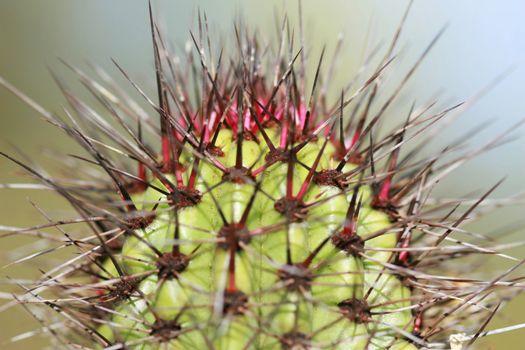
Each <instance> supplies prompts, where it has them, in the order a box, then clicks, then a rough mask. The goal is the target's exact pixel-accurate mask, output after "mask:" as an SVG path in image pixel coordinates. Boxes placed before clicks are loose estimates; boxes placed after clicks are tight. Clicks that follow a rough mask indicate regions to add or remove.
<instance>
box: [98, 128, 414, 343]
mask: <svg viewBox="0 0 525 350" xmlns="http://www.w3.org/2000/svg"><path fill="white" fill-rule="evenodd" d="M265 131H266V133H267V134H269V135H272V134H275V132H276V130H274V129H266V130H265ZM276 138H277V136H276V135H275V136H273V137H272V139H274V141H276ZM324 141H325V138H324V137H319V138H317V140H316V141H312V142H310V143H308V144H307V145H306V146H305V147H304V148H302V149H301V150H300V151H299V152H297V154H296V158H297V161H296V162H294V163H293V164H292V167H293V169H292V173H293V195H294V196H295V195H296V194H298V193H299V191H300V190H301V186H302V185H303V184H305V183H307V177H308V175H309V170H308V169H311V168H312V167H313V166H314V163H315V162H316V159H317V163H318V164H317V170H318V171H322V170H324V169H332V168H334V167H335V165H336V164H335V160H334V158H333V153H334V149H333V147H332V146H331V145H330V146H326V147H325V149H324V150H323V151H322V153H320V152H321V149H322V148H323V143H324ZM216 145H217V146H218V147H219V148H220V149H221V150H222V152H223V156H221V157H218V158H217V159H218V160H219V161H220V162H221V163H222V164H223V165H224V166H225V167H226V168H229V169H235V165H236V164H235V160H236V153H237V142H236V140H235V137H234V135H233V134H232V132H231V131H230V130H228V129H223V130H221V131H220V133H219V136H218V139H217V143H216ZM267 153H268V149H267V147H266V146H265V145H264V144H261V143H257V142H255V141H253V140H244V142H243V143H242V157H243V158H242V159H243V164H242V167H244V168H248V167H249V168H252V169H253V168H258V167H260V166H263V165H264V162H265V160H264V157H261V154H262V155H265V154H267ZM181 159H185V160H186V164H192V161H193V157H192V156H191V154H184V155H183V157H181ZM183 165H185V164H183ZM353 167H355V166H354V165H352V164H348V165H347V166H346V167H345V169H344V170H343V171H347V170H349V169H352V168H353ZM186 168H187V170H186V171H185V173H184V177H185V178H186V179H185V180H187V178H188V177H189V176H190V171H191V167H186ZM289 168H290V167H289V162H287V161H279V162H277V163H275V164H272V165H271V166H269V167H268V168H267V169H265V170H264V171H262V172H260V173H259V174H258V175H257V176H254V177H250V178H245V179H244V178H243V179H234V180H225V179H224V176H223V174H222V173H221V171H219V170H218V169H217V168H215V167H214V166H213V165H211V164H209V163H206V162H201V163H200V169H199V171H198V174H199V179H198V180H197V182H196V189H197V190H198V191H200V192H201V193H203V195H202V198H201V199H200V200H199V202H198V203H197V204H195V205H190V206H188V207H185V208H181V209H178V210H173V209H171V208H170V206H169V205H168V204H161V205H159V206H158V207H157V209H156V213H157V214H156V217H155V219H154V220H153V221H152V222H151V223H150V224H149V225H148V226H146V227H145V228H139V229H136V230H135V231H134V234H133V235H131V234H129V233H128V235H127V238H126V241H125V243H124V246H123V249H122V253H121V255H120V256H119V257H118V259H119V261H121V262H122V266H123V267H124V268H125V270H126V274H129V275H137V276H140V275H147V277H144V278H143V279H142V281H141V282H139V283H138V286H137V289H138V290H139V291H140V295H141V296H139V297H130V298H129V299H127V300H124V301H122V302H121V303H120V304H119V305H118V306H117V307H116V311H117V314H116V315H114V316H113V317H112V323H113V324H114V325H115V327H114V328H112V327H108V326H104V327H102V328H101V330H100V331H101V333H102V334H103V335H104V336H105V337H107V338H108V339H110V340H112V341H114V340H119V341H124V342H126V343H129V344H133V340H134V339H136V340H137V341H138V342H139V344H138V345H136V346H132V348H133V349H135V348H136V349H144V350H146V349H161V348H162V349H164V348H165V347H163V346H164V345H163V344H164V343H163V342H161V343H158V344H157V343H156V342H154V341H152V342H151V343H148V342H142V341H141V339H142V338H143V337H146V336H149V334H148V332H150V334H152V335H153V336H155V335H161V337H162V338H163V340H164V341H168V342H169V344H170V347H169V348H170V349H188V348H191V349H201V348H206V346H207V344H206V339H207V341H211V342H212V343H213V346H214V347H215V348H216V349H252V348H253V349H279V348H283V349H288V348H289V349H292V348H293V349H295V348H298V349H299V348H303V347H304V348H333V349H349V348H351V349H364V348H366V347H368V348H378V349H379V348H385V347H389V346H392V345H394V344H396V345H395V346H396V347H398V348H400V349H401V348H403V346H405V347H404V348H406V349H410V345H408V344H405V343H404V342H400V341H397V340H396V332H395V331H393V330H392V329H393V327H395V328H397V329H402V330H405V331H406V332H410V331H411V329H412V322H413V320H412V313H411V311H410V308H409V307H407V306H410V301H409V300H410V295H411V292H410V290H409V289H408V288H407V287H405V286H403V285H402V283H401V282H400V281H399V279H398V278H397V277H395V276H394V275H392V274H389V273H385V272H382V271H381V270H382V266H381V265H380V262H388V261H389V260H390V259H391V253H385V252H377V251H376V252H374V251H369V252H367V251H366V250H365V249H364V248H363V247H360V246H356V247H347V248H344V247H341V246H339V247H337V246H336V245H335V244H334V241H333V236H334V235H338V234H340V233H341V232H342V230H343V227H344V225H345V221H346V220H347V209H348V207H349V205H350V203H351V201H352V197H353V196H354V193H353V192H354V191H355V189H353V190H352V189H351V188H350V189H349V188H339V187H336V186H333V185H322V184H318V183H316V181H315V179H313V180H314V181H311V182H310V184H309V185H308V188H307V190H306V191H303V193H304V195H303V198H302V200H301V204H302V206H303V207H304V209H303V210H302V211H301V212H300V213H299V212H296V211H290V212H282V211H281V212H279V211H278V210H276V208H275V203H276V201H277V200H278V199H280V198H286V197H287V193H286V191H287V188H286V184H287V174H288V173H289V172H290V170H289ZM167 176H168V177H169V175H167ZM157 185H161V184H160V183H158V181H157ZM369 192H370V191H369V189H368V188H367V187H362V188H361V189H359V194H358V197H359V198H360V205H361V210H360V211H359V217H358V222H357V230H356V232H352V233H351V234H352V235H354V236H355V237H360V238H362V239H364V247H365V248H366V247H373V248H394V247H395V246H396V244H397V235H396V234H395V233H389V232H386V233H385V234H382V235H379V236H378V237H376V238H373V239H370V240H366V237H367V236H368V235H370V234H373V233H374V232H379V231H381V230H387V231H388V228H389V227H390V226H391V223H390V221H389V217H388V216H387V215H386V214H384V213H382V212H380V211H378V210H375V209H373V208H371V206H370V195H369ZM292 198H296V197H292ZM159 200H160V202H161V203H167V198H166V197H165V196H164V198H159V194H158V192H157V191H155V190H154V189H151V188H150V189H148V190H146V191H145V192H143V193H140V194H137V195H134V198H133V201H134V203H135V204H136V205H137V207H139V208H141V209H143V210H151V207H152V204H151V203H156V202H158V201H159ZM309 204H312V206H311V208H310V207H308V205H309ZM248 207H249V208H248ZM296 216H297V217H296ZM223 218H224V219H223ZM176 227H177V229H176ZM225 228H230V230H229V231H228V229H226V230H225ZM225 231H228V232H226V233H225ZM228 234H229V235H230V236H228ZM355 242H356V244H357V245H359V242H361V243H363V242H362V241H359V240H356V241H355ZM232 245H236V246H234V247H232ZM151 246H153V247H155V249H156V250H158V251H160V252H162V253H164V254H168V255H171V256H172V257H178V258H181V257H184V259H186V260H187V261H186V264H185V266H184V268H181V269H180V271H176V272H175V271H168V270H167V268H166V269H164V270H163V269H162V268H159V264H158V260H159V256H158V254H156V253H155V250H154V249H152V247H151ZM174 247H176V249H174ZM232 256H233V259H234V261H232ZM107 264H109V265H111V262H110V261H109V260H108V263H107ZM232 264H233V266H231V265H232ZM168 268H169V267H168ZM108 270H114V268H113V269H108ZM115 275H116V274H115ZM115 275H113V276H115ZM365 294H366V295H367V297H366V299H365ZM144 296H146V299H147V300H149V305H147V304H146V303H145V302H144V300H143V299H144ZM356 305H361V307H358V306H356ZM375 305H379V306H375ZM382 305H383V306H382ZM398 309H399V311H396V310H398ZM173 320H176V324H177V325H178V327H180V329H179V328H177V329H175V330H174V329H173V327H172V328H169V329H171V332H172V333H171V334H168V333H169V332H168V328H167V327H166V329H162V328H161V329H158V330H156V331H151V329H155V327H153V328H151V325H153V324H155V322H157V324H160V323H161V322H170V321H173ZM148 325H149V326H148ZM115 330H116V331H117V332H118V335H116V334H114V331H115ZM203 335H205V336H203ZM294 346H295V347H294ZM298 346H299V347H298Z"/></svg>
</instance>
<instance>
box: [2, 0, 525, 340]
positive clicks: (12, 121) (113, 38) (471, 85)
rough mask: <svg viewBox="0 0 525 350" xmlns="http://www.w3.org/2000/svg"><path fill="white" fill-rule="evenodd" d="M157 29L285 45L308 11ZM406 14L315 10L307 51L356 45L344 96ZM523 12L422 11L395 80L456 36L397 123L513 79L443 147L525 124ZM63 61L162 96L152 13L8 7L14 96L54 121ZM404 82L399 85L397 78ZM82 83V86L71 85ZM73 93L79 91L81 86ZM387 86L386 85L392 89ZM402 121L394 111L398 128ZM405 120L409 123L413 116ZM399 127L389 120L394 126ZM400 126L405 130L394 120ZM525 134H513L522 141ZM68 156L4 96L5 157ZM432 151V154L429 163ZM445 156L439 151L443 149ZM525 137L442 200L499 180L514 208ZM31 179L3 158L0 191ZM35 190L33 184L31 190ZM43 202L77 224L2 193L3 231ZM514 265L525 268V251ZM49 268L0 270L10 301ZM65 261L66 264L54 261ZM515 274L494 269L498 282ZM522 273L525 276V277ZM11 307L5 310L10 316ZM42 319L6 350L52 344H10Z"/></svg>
mask: <svg viewBox="0 0 525 350" xmlns="http://www.w3.org/2000/svg"><path fill="white" fill-rule="evenodd" d="M153 4H154V8H155V12H156V14H157V18H158V21H159V23H160V25H161V28H163V32H164V33H165V34H164V36H165V38H166V39H167V40H168V41H169V42H170V44H171V45H173V46H183V45H184V43H185V42H186V40H187V38H188V32H189V29H190V28H193V27H194V25H195V20H196V13H197V11H198V10H199V9H200V10H202V11H205V12H206V14H207V16H208V19H209V22H210V24H211V27H212V28H213V31H222V32H224V33H225V36H224V38H225V40H232V39H233V35H232V27H233V25H232V23H233V21H234V20H235V18H237V17H239V15H242V16H244V17H245V19H246V20H245V21H246V23H247V24H249V25H250V26H252V27H255V26H256V27H258V28H259V31H260V33H261V36H263V37H264V38H265V39H266V40H269V39H271V38H272V36H273V35H274V27H275V14H276V13H277V14H279V15H281V14H282V13H284V12H286V11H287V12H288V14H289V16H290V17H291V19H292V20H293V22H294V23H296V20H297V1H278V0H274V1H269V0H265V1H260V0H259V1H255V0H249V1H246V0H245V1H241V0H207V1H205V0H202V1H182V0H180V1H167V0H166V1H154V2H153ZM406 5H407V1H404V0H403V1H401V0H399V1H397V0H396V1H394V0H391V1H383V0H377V1H371V0H340V1H336V0H323V1H314V0H304V1H303V8H304V19H305V28H306V42H307V45H308V47H309V48H311V50H312V55H313V57H317V55H318V52H319V50H320V49H321V48H322V46H323V45H324V44H326V45H327V49H328V53H330V52H332V50H333V48H334V46H335V43H336V41H337V38H338V36H339V35H340V34H342V35H344V37H345V44H344V47H343V50H342V52H341V54H340V55H341V62H342V66H341V69H339V70H338V74H337V79H335V81H334V84H337V86H341V84H343V83H344V82H345V81H348V80H350V79H351V78H352V76H353V75H354V74H355V73H356V71H357V70H358V68H359V62H360V61H361V60H362V56H363V52H364V48H365V47H366V44H367V43H373V44H376V43H384V44H385V45H386V43H388V40H389V39H390V38H391V37H392V35H393V33H394V31H395V28H396V25H397V23H398V22H399V20H400V18H401V16H402V14H403V12H404V9H405V8H406ZM524 14H525V2H523V1H521V0H507V1H489V0H488V1H481V0H463V1H460V2H459V1H456V0H426V1H422V0H420V1H415V4H414V6H413V8H412V10H411V13H410V16H409V18H408V21H407V23H406V27H405V29H404V32H403V35H402V37H401V39H400V46H399V48H400V49H401V50H402V53H401V55H400V57H399V60H398V62H396V64H395V69H396V72H397V71H399V72H405V71H406V69H407V68H408V67H409V65H410V64H411V63H412V62H413V61H414V60H415V59H416V57H417V56H418V54H419V53H420V52H421V51H422V50H423V49H424V47H425V46H426V44H428V42H430V40H431V39H432V37H433V36H434V35H435V34H436V33H437V31H438V30H439V29H440V28H441V27H442V26H443V25H445V24H447V23H448V25H449V26H448V29H447V31H446V32H445V35H444V36H443V38H442V39H441V40H440V42H439V43H438V45H437V46H436V48H435V49H434V51H433V52H432V54H431V55H430V56H429V58H428V59H427V60H426V61H425V62H424V63H423V65H422V66H421V68H420V69H419V70H418V72H417V74H416V76H415V77H414V79H413V80H412V81H411V82H410V83H409V84H408V86H407V88H406V90H404V93H403V94H402V96H401V97H400V100H399V101H398V103H397V104H396V106H398V107H399V106H401V107H400V109H399V111H400V112H399V113H400V114H399V115H401V113H403V111H405V113H406V110H407V108H406V107H407V105H409V104H410V103H411V102H412V101H413V100H414V99H415V100H416V101H418V102H420V103H424V102H425V101H426V100H427V99H428V98H430V97H431V96H434V95H435V94H436V93H437V92H439V93H441V94H440V97H441V98H442V101H444V102H446V103H450V104H452V103H455V102H458V101H460V100H463V99H467V98H469V97H471V96H472V95H474V94H475V93H476V92H478V91H479V90H480V89H482V88H483V87H484V86H486V85H487V84H488V83H489V82H490V81H491V80H492V79H493V78H494V77H496V76H497V75H498V74H500V73H502V72H504V71H505V70H506V69H508V68H509V67H513V66H514V67H515V69H514V70H513V71H512V73H511V74H510V76H508V77H507V78H506V79H505V80H504V81H503V82H501V83H500V84H498V85H497V86H496V87H495V88H494V89H493V90H492V91H491V92H490V93H488V94H487V95H486V96H484V97H483V98H482V99H481V100H480V101H479V102H478V103H476V104H475V105H474V106H473V107H472V108H470V109H469V110H468V111H467V112H466V113H465V114H464V116H463V117H462V118H461V119H460V120H459V121H458V122H456V123H455V124H454V125H453V126H451V127H449V128H447V129H446V132H445V133H443V134H442V135H441V136H440V138H439V140H438V142H437V144H436V147H438V146H439V145H445V144H446V143H447V141H448V140H451V139H454V138H455V137H458V136H459V135H461V134H463V133H464V132H465V131H466V130H467V129H470V128H472V127H473V126H474V125H480V124H482V123H484V122H487V121H492V122H493V123H492V124H491V126H490V127H489V128H488V129H487V130H484V131H483V132H480V133H479V134H478V135H476V136H475V137H474V139H473V142H472V145H473V147H475V146H476V145H477V146H479V145H481V144H482V143H483V142H484V141H487V140H488V139H489V138H491V137H493V136H495V135H496V134H497V133H499V132H501V131H503V130H505V129H507V128H509V127H510V126H511V125H513V124H514V123H516V122H517V121H518V120H520V119H521V118H523V117H524V116H525V106H524V105H523V103H522V101H523V83H525V67H524V64H525V40H524V39H523V38H525V22H523V15H524ZM58 57H60V58H64V59H65V60H67V61H69V62H72V63H74V64H77V65H79V66H81V67H86V66H87V62H94V63H96V64H98V65H100V66H102V67H103V68H105V69H107V70H108V71H109V72H110V73H111V74H112V76H114V77H116V79H117V80H118V81H120V82H122V83H123V84H125V81H124V80H123V79H122V77H121V76H120V75H119V74H118V72H117V70H116V69H115V67H114V66H113V64H112V63H111V60H110V58H114V59H116V60H117V61H118V62H119V63H120V65H121V66H123V67H124V68H125V69H126V70H127V71H128V73H129V74H130V75H131V76H132V77H133V78H134V79H135V80H136V81H137V82H138V83H139V84H141V86H143V87H144V88H145V89H146V91H148V92H149V91H153V88H154V81H153V64H152V62H153V58H152V54H151V42H150V33H149V28H148V19H147V3H146V1H144V0H112V1H105V0H90V1H82V0H47V1H35V0H16V1H15V0H0V75H1V76H3V77H4V78H6V79H7V80H9V81H10V82H12V83H13V84H15V85H16V86H17V87H18V88H20V89H21V90H22V91H24V92H25V93H27V94H28V95H29V96H31V97H33V98H34V99H35V100H37V101H38V102H39V103H41V104H42V105H43V106H45V107H46V108H48V109H49V110H51V111H59V110H60V108H61V105H62V104H64V99H63V98H62V96H61V94H60V92H59V90H58V88H56V85H55V83H54V82H53V80H52V78H51V76H50V74H49V70H50V69H51V70H52V71H54V72H57V73H58V74H59V75H60V76H63V77H66V78H67V77H69V78H71V77H72V75H71V74H70V73H69V72H68V71H67V69H65V68H64V66H63V65H62V64H60V63H59V62H58V59H57V58H58ZM399 76H401V74H399ZM72 80H73V79H71V81H72ZM73 86H75V85H74V84H73ZM387 86H388V84H387ZM396 111H398V110H397V109H396V108H393V109H392V110H391V114H392V117H391V118H392V119H396V117H395V116H396V115H397V114H396ZM403 115H405V114H403ZM389 118H390V117H389ZM396 120H398V119H396ZM519 134H520V133H519V132H517V133H516V134H515V135H518V136H519ZM53 148H54V149H57V150H59V151H60V152H61V153H68V152H72V151H73V150H74V149H75V148H74V146H73V145H72V144H71V143H70V142H69V141H68V140H67V139H66V137H65V136H64V135H63V134H62V133H60V132H59V131H58V130H56V129H55V128H53V127H51V126H49V125H47V124H46V123H45V122H43V121H42V120H41V119H39V118H38V115H36V113H35V112H33V111H32V110H31V109H29V108H28V107H27V106H25V105H24V104H23V103H21V102H20V101H19V100H18V99H17V98H15V97H14V96H13V95H11V94H10V93H8V92H7V91H5V90H4V89H1V88H0V150H2V151H6V152H8V153H10V154H17V152H19V151H21V152H23V153H26V154H27V155H29V156H30V157H31V158H32V159H34V160H37V161H38V164H40V165H41V166H42V167H43V168H46V169H50V171H51V172H52V171H53V169H56V165H55V164H54V163H53V160H52V157H50V156H49V152H47V150H48V149H53ZM431 149H433V148H432V147H431V148H429V150H431ZM434 149H437V148H434ZM524 152H525V137H521V138H519V139H517V140H516V141H514V142H512V143H510V144H506V145H503V146H501V147H500V148H498V149H497V150H494V151H491V152H490V153H487V154H484V155H482V156H480V157H478V158H476V159H475V160H472V161H470V162H469V163H467V164H466V165H465V166H463V167H462V168H460V169H458V170H457V171H456V172H455V173H454V174H453V175H451V176H450V177H449V178H447V179H446V180H444V181H442V183H440V185H439V187H438V189H437V192H436V194H437V195H439V196H442V197H458V196H461V195H462V194H465V193H469V192H471V191H478V192H477V193H480V192H479V191H480V190H481V189H483V188H487V187H489V186H490V185H492V184H493V183H495V182H496V181H497V180H499V179H500V178H501V177H502V176H504V175H507V179H506V181H505V183H504V184H503V185H502V186H501V187H500V188H499V189H498V191H497V192H496V193H495V195H494V197H504V196H508V195H512V194H514V193H517V192H519V191H523V190H525V186H524V185H523V180H524V179H525V157H524V156H523V154H524ZM21 174H22V172H21V171H20V169H18V168H16V167H15V166H13V165H12V164H11V163H9V162H8V161H6V160H5V159H0V183H8V182H20V176H21ZM23 181H25V180H23ZM31 202H35V203H38V205H39V206H40V207H41V208H43V209H44V210H45V211H46V212H47V213H49V214H50V215H51V216H52V217H53V218H62V217H72V216H73V214H72V213H71V211H70V210H69V208H68V207H67V206H66V205H65V203H64V202H63V201H62V200H61V199H60V198H57V196H55V195H53V194H51V193H49V192H47V191H40V190H35V191H27V190H5V189H0V225H12V226H29V225H32V224H37V223H42V222H45V218H43V217H42V216H41V215H40V214H39V213H38V211H37V210H36V209H35V208H34V207H33V206H32V205H31ZM523 213H524V207H523V206H518V205H516V206H512V207H510V208H505V209H502V210H498V211H497V212H496V213H494V214H493V215H489V216H487V217H486V218H484V219H483V220H481V221H480V222H478V223H476V224H473V225H470V226H469V228H471V229H474V230H476V229H478V230H479V231H480V232H483V233H486V234H488V235H491V236H497V235H498V230H497V229H498V228H500V227H502V226H505V223H508V222H511V221H512V220H514V221H518V220H521V219H522V218H523ZM523 234H525V231H524V230H517V231H516V232H514V233H513V234H511V235H508V236H506V237H505V239H504V240H505V241H516V240H520V239H521V237H522V236H523ZM31 242H32V240H31V239H28V238H21V237H13V238H8V239H2V240H1V241H0V265H2V266H3V265H5V264H7V263H8V262H10V261H12V260H13V259H15V258H17V257H20V256H21V255H20V254H24V253H25V254H28V253H31V252H33V251H36V250H38V249H42V248H45V247H41V246H40V247H39V246H34V245H31V246H29V247H27V246H26V245H27V244H29V243H31ZM510 253H512V254H514V255H515V256H518V257H525V249H515V250H513V251H511V252H510ZM49 259H58V258H57V257H54V256H51V257H47V258H46V259H44V260H42V259H36V260H34V261H33V262H31V263H29V264H24V265H23V266H19V267H14V268H9V269H0V278H2V281H1V283H2V284H1V285H0V291H4V290H7V289H8V288H9V287H8V286H7V284H5V279H4V278H5V277H6V276H9V277H13V278H31V277H34V276H36V275H38V267H39V266H44V265H46V266H48V265H49ZM57 261H58V260H57ZM504 267H507V265H501V266H495V267H494V268H495V269H500V268H504ZM521 274H522V275H523V274H525V271H524V270H522V271H521ZM3 302H4V301H2V300H0V305H1V304H2V303H3ZM524 315H525V298H523V297H520V298H517V299H516V300H515V301H513V302H512V303H510V304H508V305H507V306H506V307H505V308H504V311H503V312H502V313H501V314H500V316H499V317H496V318H495V319H494V321H493V322H492V323H491V326H490V327H489V328H496V327H498V326H500V327H501V326H505V325H510V324H516V323H521V322H525V316H524ZM35 326H36V324H35V322H34V320H33V319H32V318H31V317H30V316H29V315H28V314H27V313H25V312H24V311H23V310H22V308H14V309H13V308H12V309H9V310H7V311H4V312H2V313H0V349H5V350H12V349H41V348H43V347H44V346H45V344H46V342H45V340H44V339H43V338H39V337H35V338H32V339H30V340H26V341H21V342H17V343H12V344H11V343H9V342H8V340H9V339H10V338H11V337H13V336H16V335H17V334H19V333H22V332H25V331H28V330H31V329H33V327H35ZM524 344H525V330H518V331H515V332H513V333H509V334H505V335H502V336H494V337H490V338H487V339H485V340H483V341H481V342H479V343H478V346H477V347H478V348H480V349H523V348H525V345H524Z"/></svg>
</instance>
